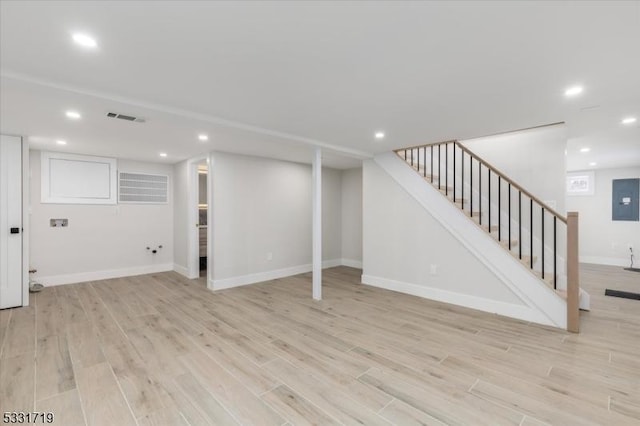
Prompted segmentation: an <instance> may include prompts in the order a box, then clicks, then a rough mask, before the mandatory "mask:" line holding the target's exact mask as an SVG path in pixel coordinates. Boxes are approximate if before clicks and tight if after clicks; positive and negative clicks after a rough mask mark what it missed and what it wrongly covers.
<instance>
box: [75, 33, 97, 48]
mask: <svg viewBox="0 0 640 426" xmlns="http://www.w3.org/2000/svg"><path fill="white" fill-rule="evenodd" d="M72 38H73V41H74V42H75V43H76V44H79V45H80V46H82V47H89V48H92V49H93V48H95V47H97V46H98V43H97V42H96V40H95V39H94V38H93V37H91V36H88V35H86V34H82V33H75V34H73V36H72Z"/></svg>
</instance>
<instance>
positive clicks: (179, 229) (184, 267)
mask: <svg viewBox="0 0 640 426" xmlns="http://www.w3.org/2000/svg"><path fill="white" fill-rule="evenodd" d="M188 174H189V167H188V161H182V162H180V163H177V164H174V166H173V205H174V210H173V230H174V233H173V236H174V238H173V262H174V269H175V270H176V271H177V272H179V273H181V274H182V275H185V276H187V275H188V271H189V268H188V257H187V255H188V253H189V252H188V249H189V238H188V235H187V226H188V225H187V218H188V216H187V212H188V210H187V209H188V204H189V200H188V195H189V193H188V191H187V188H188V182H189V176H188Z"/></svg>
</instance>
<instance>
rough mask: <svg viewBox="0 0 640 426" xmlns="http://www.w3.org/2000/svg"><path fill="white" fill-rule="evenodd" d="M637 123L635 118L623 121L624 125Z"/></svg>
mask: <svg viewBox="0 0 640 426" xmlns="http://www.w3.org/2000/svg"><path fill="white" fill-rule="evenodd" d="M636 121H638V119H637V118H635V117H627V118H623V119H622V124H633V123H635V122H636Z"/></svg>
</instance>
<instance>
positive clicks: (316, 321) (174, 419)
mask: <svg viewBox="0 0 640 426" xmlns="http://www.w3.org/2000/svg"><path fill="white" fill-rule="evenodd" d="M581 273H582V283H583V286H584V287H585V288H586V289H587V290H588V291H590V292H591V296H592V307H593V310H592V311H591V312H588V313H582V333H581V334H579V335H574V334H569V333H566V332H563V331H560V330H555V329H551V328H545V327H540V326H536V325H530V324H527V323H523V322H520V321H516V320H511V319H506V318H501V317H497V316H494V315H490V314H486V313H482V312H477V311H473V310H469V309H463V308H459V307H454V306H451V305H446V304H441V303H436V302H431V301H427V300H424V299H420V298H417V297H412V296H408V295H403V294H399V293H393V292H390V291H385V290H380V289H376V288H372V287H367V286H363V285H360V284H358V281H359V274H360V271H359V270H356V269H351V268H345V267H340V268H333V269H330V270H326V271H325V284H324V300H323V301H322V302H314V301H312V300H311V298H310V295H311V284H310V276H309V275H308V274H305V275H300V276H296V277H290V278H286V279H282V280H275V281H271V282H268V283H262V284H257V285H253V286H247V287H241V288H236V289H230V290H224V291H220V292H217V293H212V292H209V291H208V290H206V289H205V288H204V286H203V284H202V282H201V281H194V282H190V281H188V280H186V279H184V278H182V277H181V276H179V275H177V274H175V273H163V274H154V275H147V276H140V277H131V278H123V279H114V280H107V281H101V282H93V283H85V284H75V285H66V286H59V287H52V288H46V289H45V290H44V291H42V292H41V293H39V294H37V295H35V296H34V297H33V298H32V301H33V303H32V306H30V307H28V308H20V309H13V310H3V311H0V333H1V334H0V342H1V349H0V351H1V352H0V405H1V407H0V411H32V410H38V411H53V412H54V413H55V416H56V422H55V424H58V425H62V426H72V425H85V424H87V425H118V426H120V425H135V424H138V425H208V424H211V425H226V424H246V425H253V424H255V425H262V424H265V425H267V424H269V425H284V424H322V425H324V424H364V425H377V424H381V425H388V424H397V425H412V424H429V425H430V424H439V425H440V424H467V425H480V424H486V425H499V424H513V425H530V426H532V425H540V424H545V423H550V424H558V425H590V424H591V425H594V424H597V425H627V424H628V425H631V424H635V425H638V424H640V302H639V301H634V300H625V299H617V298H610V297H605V296H604V295H603V293H604V288H605V287H611V288H617V289H621V290H630V291H640V274H638V273H633V272H624V271H622V269H621V268H612V267H602V266H593V265H583V267H582V269H581ZM479 285H480V284H479Z"/></svg>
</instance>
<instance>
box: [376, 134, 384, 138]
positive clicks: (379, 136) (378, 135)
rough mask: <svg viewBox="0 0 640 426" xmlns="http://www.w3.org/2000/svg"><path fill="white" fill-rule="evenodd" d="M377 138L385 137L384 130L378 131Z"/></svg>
mask: <svg viewBox="0 0 640 426" xmlns="http://www.w3.org/2000/svg"><path fill="white" fill-rule="evenodd" d="M375 136H376V139H384V132H376V134H375Z"/></svg>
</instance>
